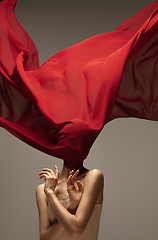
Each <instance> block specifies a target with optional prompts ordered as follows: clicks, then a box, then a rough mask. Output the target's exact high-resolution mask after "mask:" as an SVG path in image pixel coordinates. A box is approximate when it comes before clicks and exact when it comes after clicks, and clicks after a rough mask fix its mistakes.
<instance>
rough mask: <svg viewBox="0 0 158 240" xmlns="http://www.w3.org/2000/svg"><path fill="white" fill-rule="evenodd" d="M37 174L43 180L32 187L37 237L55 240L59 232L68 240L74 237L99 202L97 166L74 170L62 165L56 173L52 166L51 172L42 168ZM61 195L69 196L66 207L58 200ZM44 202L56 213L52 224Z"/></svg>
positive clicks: (100, 190) (100, 182)
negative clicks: (34, 190)
mask: <svg viewBox="0 0 158 240" xmlns="http://www.w3.org/2000/svg"><path fill="white" fill-rule="evenodd" d="M79 173H80V175H79ZM39 176H40V178H44V179H45V183H44V184H40V185H39V186H38V187H37V189H36V199H37V205H38V210H39V224H40V240H53V239H54V240H58V239H60V238H61V236H62V234H63V232H66V233H67V235H68V236H69V238H70V239H71V240H75V239H78V238H79V237H80V236H81V235H82V233H83V231H84V229H85V228H86V226H87V223H88V221H89V219H90V217H91V214H92V212H93V209H94V207H95V204H96V203H101V202H102V201H103V187H104V177H103V174H102V172H101V171H100V170H98V169H93V170H88V169H85V168H84V167H83V166H81V167H80V168H79V170H77V171H74V170H73V169H69V168H66V167H64V166H63V170H62V172H61V174H60V173H59V170H58V167H57V166H55V172H54V171H53V170H52V169H48V168H43V171H42V172H40V173H39ZM65 196H69V199H70V202H69V203H68V205H67V207H66V208H65V207H64V206H63V205H62V204H61V202H60V200H59V199H58V198H63V197H65ZM89 196H90V197H89ZM48 201H49V203H50V205H51V207H52V209H53V211H54V213H55V216H56V221H54V222H53V224H51V223H50V220H49V216H48Z"/></svg>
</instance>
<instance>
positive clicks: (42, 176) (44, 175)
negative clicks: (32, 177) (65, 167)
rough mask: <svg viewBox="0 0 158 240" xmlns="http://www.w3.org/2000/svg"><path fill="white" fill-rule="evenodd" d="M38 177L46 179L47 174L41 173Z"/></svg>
mask: <svg viewBox="0 0 158 240" xmlns="http://www.w3.org/2000/svg"><path fill="white" fill-rule="evenodd" d="M40 178H44V180H45V181H46V180H47V178H48V175H46V174H42V175H41V176H40Z"/></svg>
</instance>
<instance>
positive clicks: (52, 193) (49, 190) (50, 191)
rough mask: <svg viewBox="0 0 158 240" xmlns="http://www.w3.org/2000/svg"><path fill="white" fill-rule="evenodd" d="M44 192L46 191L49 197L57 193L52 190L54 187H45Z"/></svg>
mask: <svg viewBox="0 0 158 240" xmlns="http://www.w3.org/2000/svg"><path fill="white" fill-rule="evenodd" d="M44 192H45V194H46V196H47V197H49V196H52V195H54V194H55V192H54V190H52V189H45V190H44Z"/></svg>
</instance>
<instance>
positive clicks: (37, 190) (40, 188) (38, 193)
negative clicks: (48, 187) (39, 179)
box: [36, 183, 47, 199]
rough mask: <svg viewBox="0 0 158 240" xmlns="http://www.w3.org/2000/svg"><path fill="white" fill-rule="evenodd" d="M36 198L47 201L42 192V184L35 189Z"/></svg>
mask: <svg viewBox="0 0 158 240" xmlns="http://www.w3.org/2000/svg"><path fill="white" fill-rule="evenodd" d="M36 198H37V199H38V198H44V199H47V197H46V195H45V192H44V183H42V184H39V185H38V186H37V188H36Z"/></svg>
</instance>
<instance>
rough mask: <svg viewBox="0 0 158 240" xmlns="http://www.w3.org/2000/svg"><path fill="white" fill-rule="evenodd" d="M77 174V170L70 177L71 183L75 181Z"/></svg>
mask: <svg viewBox="0 0 158 240" xmlns="http://www.w3.org/2000/svg"><path fill="white" fill-rule="evenodd" d="M78 174H79V170H76V172H75V173H74V175H73V176H72V182H74V181H75V179H76V177H77V175H78Z"/></svg>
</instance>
